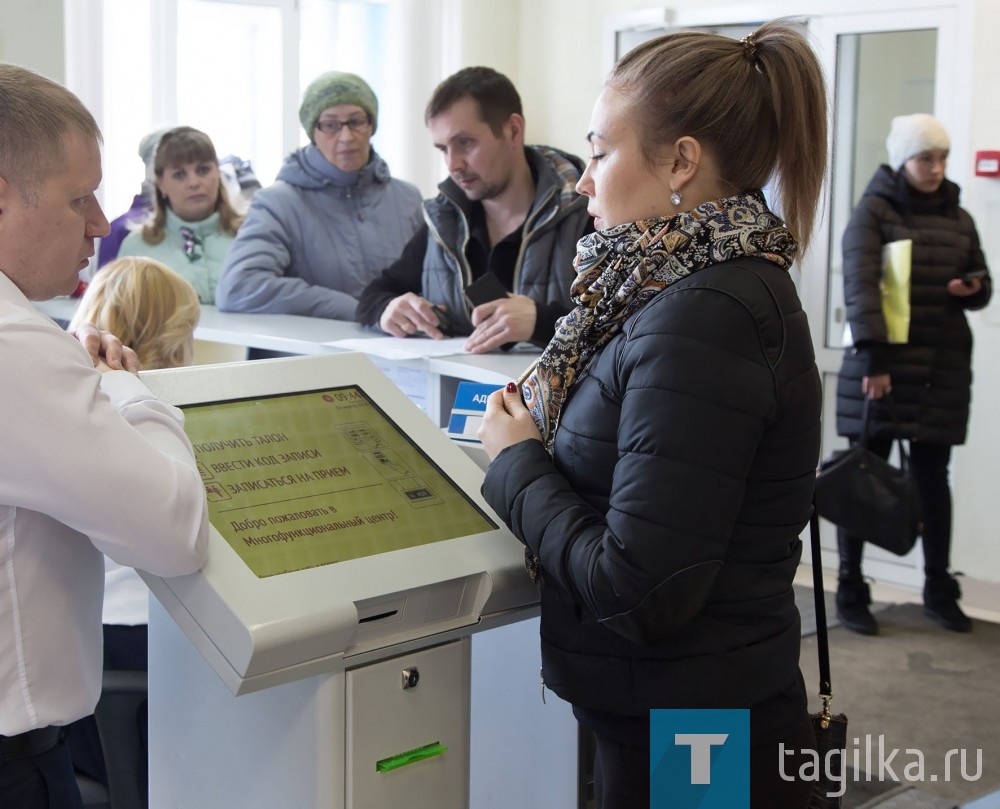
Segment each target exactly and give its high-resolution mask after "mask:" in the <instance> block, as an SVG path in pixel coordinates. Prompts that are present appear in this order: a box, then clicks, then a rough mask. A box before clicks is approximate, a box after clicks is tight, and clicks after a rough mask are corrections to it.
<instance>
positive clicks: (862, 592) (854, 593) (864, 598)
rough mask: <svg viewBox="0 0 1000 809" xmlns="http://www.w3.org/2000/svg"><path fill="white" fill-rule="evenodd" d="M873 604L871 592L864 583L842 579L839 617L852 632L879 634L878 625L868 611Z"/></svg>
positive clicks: (838, 593)
mask: <svg viewBox="0 0 1000 809" xmlns="http://www.w3.org/2000/svg"><path fill="white" fill-rule="evenodd" d="M871 603H872V594H871V590H870V589H869V588H868V585H867V584H865V582H864V581H859V580H856V579H841V580H840V581H839V582H838V583H837V617H838V618H840V622H841V623H842V624H843V625H844V626H846V627H847V628H848V629H850V630H851V631H852V632H857V633H859V634H861V635H877V634H878V623H877V622H876V621H875V616H873V615H872V613H871V610H869V609H868V605H869V604H871Z"/></svg>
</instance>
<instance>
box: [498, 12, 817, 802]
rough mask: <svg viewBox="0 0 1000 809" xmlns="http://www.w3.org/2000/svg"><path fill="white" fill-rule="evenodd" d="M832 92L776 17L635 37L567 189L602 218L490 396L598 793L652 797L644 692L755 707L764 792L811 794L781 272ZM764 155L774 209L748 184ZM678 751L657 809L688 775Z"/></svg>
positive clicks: (505, 512)
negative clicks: (544, 339)
mask: <svg viewBox="0 0 1000 809" xmlns="http://www.w3.org/2000/svg"><path fill="white" fill-rule="evenodd" d="M776 99H778V100H780V104H777V103H776V101H775V100H776ZM825 106H826V105H825V94H824V90H823V80H822V73H821V71H820V69H819V65H818V63H817V61H816V57H815V55H814V54H813V53H812V51H811V50H810V49H809V47H808V45H807V44H806V43H805V41H804V39H803V38H802V37H801V35H800V34H799V33H798V32H796V31H795V30H793V29H790V28H787V27H785V26H783V25H781V24H774V23H771V24H768V25H765V26H763V27H762V28H761V29H760V30H759V31H757V32H756V33H755V34H753V35H751V36H749V37H747V38H746V39H745V40H744V41H742V42H737V41H735V40H732V39H727V38H725V37H721V36H715V35H710V34H701V33H679V34H670V35H667V36H665V37H660V38H658V39H654V40H652V41H650V42H647V43H645V44H643V45H640V46H639V47H637V48H635V49H634V50H632V51H630V53H629V54H628V55H626V56H625V57H624V58H623V59H622V60H621V61H620V62H619V63H618V64H617V65H616V67H615V69H614V71H613V72H612V75H611V77H610V79H609V81H608V84H607V85H606V87H605V88H604V91H603V92H602V94H601V96H600V98H599V99H598V101H597V104H596V105H595V107H594V113H593V116H592V119H591V126H590V129H591V132H590V135H589V136H588V140H589V141H590V144H591V149H592V155H591V159H590V162H589V164H588V167H587V170H586V172H585V173H584V175H583V177H582V179H581V180H580V182H579V183H578V184H577V189H578V190H579V191H580V192H581V193H583V194H585V195H586V196H587V197H588V198H589V206H588V210H589V211H590V213H591V215H593V216H594V217H595V226H596V228H597V232H596V233H594V234H591V235H590V236H585V237H584V238H583V239H581V240H580V242H579V244H578V255H577V271H578V276H577V278H576V281H575V282H574V284H573V287H572V297H573V300H574V302H575V303H576V307H575V308H574V309H573V310H571V311H570V313H569V314H568V315H567V316H566V317H565V318H563V319H562V320H561V321H560V322H559V325H558V327H557V330H556V334H555V336H554V337H553V339H552V341H551V342H550V343H549V345H548V346H547V347H546V349H545V351H544V352H543V353H542V356H541V358H540V359H539V362H538V364H537V366H536V367H535V368H534V370H533V372H532V373H531V374H530V375H529V376H528V378H527V380H526V381H525V382H524V384H523V385H522V386H521V388H520V390H519V389H518V386H517V385H516V384H515V383H513V382H512V383H510V385H508V387H507V389H506V391H499V392H497V393H496V394H494V395H493V396H491V397H490V400H489V403H488V407H487V412H486V416H485V418H484V422H483V426H482V428H481V430H480V436H481V438H482V440H483V444H484V447H485V448H486V450H487V452H488V453H489V455H490V457H491V458H492V459H493V460H492V463H491V464H490V467H489V469H488V471H487V473H486V479H485V481H484V483H483V493H484V495H485V497H486V499H487V501H488V502H489V503H490V505H491V506H492V507H493V508H494V509H495V511H496V512H497V514H499V515H500V516H501V518H502V519H504V521H505V522H506V523H507V524H508V525H509V526H510V528H511V530H512V531H513V533H514V534H515V535H516V536H517V537H518V538H519V539H521V541H522V542H524V544H525V546H526V549H527V551H528V561H529V571H530V572H532V573H533V574H534V575H535V576H536V577H537V580H538V583H539V586H540V588H541V635H542V664H543V678H544V682H545V685H546V686H547V687H549V688H551V689H552V690H554V691H555V692H556V693H557V694H559V695H560V696H561V697H563V698H564V699H566V700H567V701H569V702H570V703H572V705H573V708H574V713H575V715H576V717H577V719H578V720H579V721H580V723H581V724H582V725H583V726H584V727H586V728H588V729H589V730H591V731H592V732H593V733H594V735H595V737H596V740H597V755H596V757H595V763H594V769H595V775H594V783H595V800H596V804H597V807H598V808H599V809H636V808H637V807H644V806H650V805H651V803H650V786H651V783H650V753H651V749H650V710H651V709H653V708H668V709H669V708H673V709H718V708H732V709H746V710H747V711H748V712H749V723H750V727H749V735H750V739H749V741H750V751H749V765H750V794H751V806H752V807H754V809H765V808H766V809H801V808H802V807H804V806H805V805H806V804H807V802H808V800H809V795H810V793H811V791H812V784H811V782H809V781H807V780H805V777H804V776H803V775H802V774H801V770H800V769H799V766H798V765H797V764H795V763H793V757H792V756H790V754H791V752H792V751H802V750H804V749H806V748H810V747H813V746H814V745H815V736H814V734H813V732H812V729H811V727H810V724H809V720H808V712H807V705H806V694H805V688H804V685H803V682H802V676H801V674H800V672H799V669H798V658H799V640H800V627H799V616H798V611H797V610H796V607H795V602H794V596H793V592H792V579H793V577H794V575H795V570H796V566H797V564H798V561H799V555H800V552H801V543H800V541H799V532H800V531H801V530H802V528H803V526H804V525H805V524H806V522H807V521H808V519H809V515H810V512H811V510H812V507H811V503H812V492H813V486H814V483H815V466H816V461H817V457H818V454H819V436H820V407H821V394H820V383H819V375H818V373H817V371H816V365H815V362H814V359H813V350H812V340H811V338H810V335H809V325H808V323H807V320H806V316H805V313H804V312H803V311H802V307H801V305H800V303H799V299H798V296H797V295H796V292H795V286H794V284H793V282H792V279H791V278H790V277H789V272H788V270H789V268H790V266H791V264H792V261H793V258H794V256H795V255H796V253H797V250H798V249H799V245H800V244H804V243H805V242H806V241H807V240H808V236H809V231H810V228H811V223H812V217H813V214H814V211H815V207H816V202H817V199H818V195H819V190H820V187H821V184H822V177H823V171H824V166H825V163H826V155H825V153H824V151H823V150H822V149H817V148H816V145H815V144H817V143H820V144H825V143H826V134H825V132H826V123H825V122H826V111H825ZM748 133H750V135H749V136H748ZM773 173H776V174H778V175H780V177H781V183H780V184H779V185H778V188H779V189H780V195H779V200H778V201H779V203H780V207H781V210H782V211H783V212H784V215H785V221H782V219H780V218H778V217H777V216H776V215H775V214H774V213H772V212H771V210H770V209H769V207H768V204H767V202H766V201H765V199H764V196H763V194H762V193H761V192H760V190H759V189H761V188H762V187H764V185H765V184H766V183H767V182H768V179H769V178H770V177H771V175H772V174H773ZM786 222H787V225H786ZM793 234H794V235H793ZM522 396H523V399H524V401H523V402H522V398H521V397H522ZM688 729H689V730H690V729H691V728H688ZM671 738H673V737H672V736H671ZM727 738H728V737H727ZM782 745H784V750H785V751H786V755H785V756H782V754H781V751H782V747H781V746H782ZM656 755H657V758H659V753H657V754H656ZM713 759H714V753H713ZM669 769H670V768H669V767H668V766H666V765H665V766H662V767H661V766H657V767H656V768H655V773H656V779H655V781H654V784H655V786H656V789H655V790H654V792H653V797H654V799H656V804H655V805H661V803H663V801H664V794H663V792H664V791H665V790H669V789H671V788H673V787H676V788H678V789H680V788H682V787H686V788H688V789H691V788H692V784H691V783H690V782H683V783H682V782H678V781H665V780H664V779H666V777H667V776H666V775H664V773H665V772H666V771H667V770H669ZM716 781H719V782H722V781H726V779H725V778H723V777H721V775H720V773H716ZM716 781H713V784H715V783H716ZM729 782H730V783H731V786H732V788H733V789H736V790H737V791H738V781H736V782H735V783H732V779H730V781H729ZM744 783H745V782H744ZM694 788H696V789H698V790H700V791H702V792H703V791H704V787H702V786H700V785H695V786H694ZM678 794H679V793H677V792H676V791H675V792H671V793H670V795H669V797H668V798H667V800H668V802H673V801H674V800H676V799H677V795H678ZM744 795H745V793H744ZM741 797H742V796H741ZM738 803H739V800H738V799H734V800H733V801H732V804H733V805H736V804H738ZM663 805H666V803H663ZM743 805H746V804H743Z"/></svg>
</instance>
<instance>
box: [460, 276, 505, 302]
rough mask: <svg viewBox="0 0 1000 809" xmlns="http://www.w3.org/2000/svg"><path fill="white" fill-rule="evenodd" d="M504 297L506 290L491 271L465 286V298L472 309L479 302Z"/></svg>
mask: <svg viewBox="0 0 1000 809" xmlns="http://www.w3.org/2000/svg"><path fill="white" fill-rule="evenodd" d="M506 297H507V290H506V289H505V288H504V285H503V284H502V283H501V282H500V279H499V278H497V277H496V276H495V275H494V274H493V273H491V272H488V273H486V274H485V275H482V276H480V277H479V278H477V279H476V280H475V281H473V282H472V283H471V284H469V285H468V286H467V287H466V288H465V299H466V300H467V301H468V302H469V306H471V307H472V308H473V309H475V308H476V307H477V306H479V305H480V304H483V303H489V302H490V301H495V300H497V299H499V298H506Z"/></svg>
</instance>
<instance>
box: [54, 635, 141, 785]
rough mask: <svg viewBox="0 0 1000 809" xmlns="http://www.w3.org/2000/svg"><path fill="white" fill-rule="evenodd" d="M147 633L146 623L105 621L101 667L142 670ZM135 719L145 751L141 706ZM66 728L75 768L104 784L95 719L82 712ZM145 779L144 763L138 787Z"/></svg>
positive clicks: (102, 760) (106, 781)
mask: <svg viewBox="0 0 1000 809" xmlns="http://www.w3.org/2000/svg"><path fill="white" fill-rule="evenodd" d="M148 637H149V627H148V626H147V625H146V624H137V625H136V626H124V625H118V624H105V625H104V669H105V671H146V669H147V667H148V663H147V656H148ZM137 721H138V722H139V734H140V736H141V738H142V740H143V742H144V744H143V752H146V751H147V750H148V749H149V747H148V739H149V727H148V719H147V714H146V711H145V710H143V711H141V712H140V716H139V717H138V720H137ZM67 731H68V733H67V741H68V743H69V750H70V754H71V757H72V759H73V766H74V768H75V769H76V771H77V772H78V773H80V774H81V775H85V776H86V777H87V778H89V779H91V780H92V781H96V782H97V783H99V784H103V785H104V786H107V785H108V773H107V770H106V769H105V767H104V750H103V749H102V747H101V738H100V736H99V735H98V733H97V721H96V720H95V719H94V717H93V716H92V715H91V716H85V717H83V719H78V720H77V721H76V722H73V723H71V724H70V725H69V726H68V727H67ZM144 760H145V759H144ZM148 780H149V771H148V769H147V767H146V766H145V765H144V766H142V767H141V769H140V770H139V786H140V788H144V787H147V785H148ZM144 792H145V790H144Z"/></svg>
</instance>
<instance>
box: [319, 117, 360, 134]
mask: <svg viewBox="0 0 1000 809" xmlns="http://www.w3.org/2000/svg"><path fill="white" fill-rule="evenodd" d="M345 126H346V127H347V128H348V129H350V130H351V132H353V133H355V134H358V133H359V132H364V131H365V130H367V129H368V127H370V126H371V122H370V121H369V120H368V119H367V118H361V117H360V116H359V117H357V118H348V119H347V120H346V121H338V120H337V119H336V118H324V119H322V120H320V121H317V122H316V128H317V129H318V130H319V131H320V132H323V133H325V134H327V135H339V134H340V130H341V129H343V128H344V127H345Z"/></svg>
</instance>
